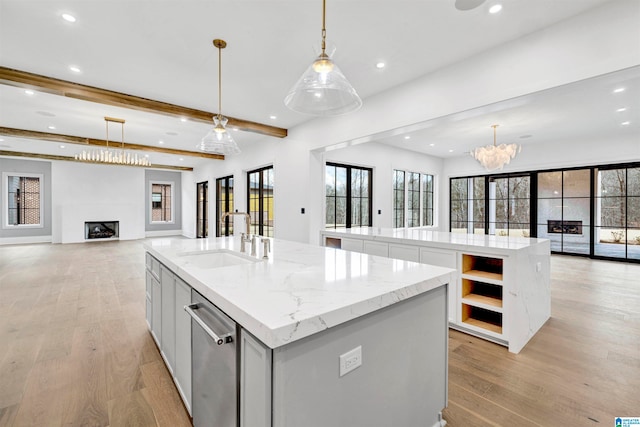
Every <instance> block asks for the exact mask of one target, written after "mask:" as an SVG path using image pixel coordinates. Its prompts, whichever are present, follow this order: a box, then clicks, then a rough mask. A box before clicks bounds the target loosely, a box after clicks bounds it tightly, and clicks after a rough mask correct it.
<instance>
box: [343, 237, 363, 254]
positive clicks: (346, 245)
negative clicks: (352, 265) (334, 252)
mask: <svg viewBox="0 0 640 427" xmlns="http://www.w3.org/2000/svg"><path fill="white" fill-rule="evenodd" d="M340 248H341V249H344V250H345V251H353V252H363V250H364V245H363V244H362V240H361V239H345V238H343V239H342V242H341V243H340Z"/></svg>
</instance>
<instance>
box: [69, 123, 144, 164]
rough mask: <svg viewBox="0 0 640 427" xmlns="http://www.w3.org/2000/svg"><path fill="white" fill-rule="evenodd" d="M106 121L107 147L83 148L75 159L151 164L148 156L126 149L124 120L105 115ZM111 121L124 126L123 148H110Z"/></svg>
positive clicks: (107, 162)
mask: <svg viewBox="0 0 640 427" xmlns="http://www.w3.org/2000/svg"><path fill="white" fill-rule="evenodd" d="M104 121H105V123H106V126H107V148H105V149H95V150H82V153H79V154H76V155H75V159H76V160H78V161H80V162H90V163H106V164H110V165H126V166H151V163H150V162H149V159H148V158H147V157H146V156H138V154H132V153H129V152H127V151H125V149H124V120H122V119H116V118H113V117H105V118H104ZM109 122H113V123H120V125H121V126H122V144H121V146H120V147H121V148H120V149H117V148H113V149H111V148H109Z"/></svg>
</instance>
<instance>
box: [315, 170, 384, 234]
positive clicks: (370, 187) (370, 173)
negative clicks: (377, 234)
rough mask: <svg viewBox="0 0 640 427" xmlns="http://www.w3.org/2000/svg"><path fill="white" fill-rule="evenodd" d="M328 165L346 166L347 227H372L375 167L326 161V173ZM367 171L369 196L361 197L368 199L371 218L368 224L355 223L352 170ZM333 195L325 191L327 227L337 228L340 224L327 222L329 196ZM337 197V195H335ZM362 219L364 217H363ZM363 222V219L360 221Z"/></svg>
mask: <svg viewBox="0 0 640 427" xmlns="http://www.w3.org/2000/svg"><path fill="white" fill-rule="evenodd" d="M327 166H331V167H335V168H344V169H346V187H347V188H346V213H345V216H346V218H345V228H353V227H354V226H355V227H371V226H372V224H373V168H368V167H364V166H354V165H348V164H344V163H334V162H326V164H325V173H326V168H327ZM354 170H356V171H366V172H367V173H368V180H367V190H368V191H367V193H368V194H367V197H360V199H367V200H368V204H367V217H368V219H369V221H368V224H362V223H360V224H355V225H354V223H353V221H352V214H353V206H352V200H353V194H352V185H351V182H352V171H354ZM329 197H331V196H328V195H327V194H326V193H325V219H324V222H325V228H327V229H328V228H333V229H337V228H338V226H337V224H335V222H334V224H333V225H331V224H327V220H326V218H327V215H326V209H327V198H329ZM333 197H334V198H335V195H334V196H333ZM334 206H337V203H334ZM334 218H335V216H334ZM361 219H362V218H361ZM360 222H362V221H360Z"/></svg>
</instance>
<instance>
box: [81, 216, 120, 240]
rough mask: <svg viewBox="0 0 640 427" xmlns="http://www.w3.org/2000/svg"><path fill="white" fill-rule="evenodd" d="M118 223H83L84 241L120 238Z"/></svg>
mask: <svg viewBox="0 0 640 427" xmlns="http://www.w3.org/2000/svg"><path fill="white" fill-rule="evenodd" d="M119 231H120V221H93V222H85V223H84V238H85V240H92V239H117V238H118V237H119V236H120V233H119Z"/></svg>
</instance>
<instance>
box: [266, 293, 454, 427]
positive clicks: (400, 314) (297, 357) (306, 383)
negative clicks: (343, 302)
mask: <svg viewBox="0 0 640 427" xmlns="http://www.w3.org/2000/svg"><path fill="white" fill-rule="evenodd" d="M447 334H448V332H447V286H440V287H438V288H436V289H433V290H431V291H429V292H426V293H424V294H420V295H417V296H415V297H413V298H410V299H408V300H405V301H402V302H399V303H397V304H394V305H392V306H389V307H386V308H384V309H381V310H378V311H376V312H373V313H370V314H368V315H365V316H363V317H361V318H358V319H355V320H352V321H350V322H347V323H345V324H342V325H339V326H336V327H334V328H331V329H328V330H326V331H324V332H321V333H318V334H315V335H313V336H310V337H308V338H304V339H302V340H299V341H296V342H294V343H291V344H289V345H286V346H283V347H279V348H276V349H274V351H273V370H274V372H273V420H274V427H294V426H295V427H299V426H303V425H304V426H305V427H316V426H317V427H326V426H334V427H340V426H345V427H346V426H365V425H366V426H370V427H374V426H391V425H398V426H400V425H405V426H418V425H420V426H433V425H439V424H438V414H439V413H440V411H442V409H443V408H444V407H445V406H446V405H447V348H448V344H447V342H448V335H447ZM358 346H361V348H362V365H361V366H360V367H358V368H356V369H354V370H353V371H351V372H349V373H347V374H346V375H344V376H342V377H340V376H339V366H340V363H339V358H340V355H342V354H344V353H347V352H349V351H350V350H352V349H354V348H356V347H358Z"/></svg>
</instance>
